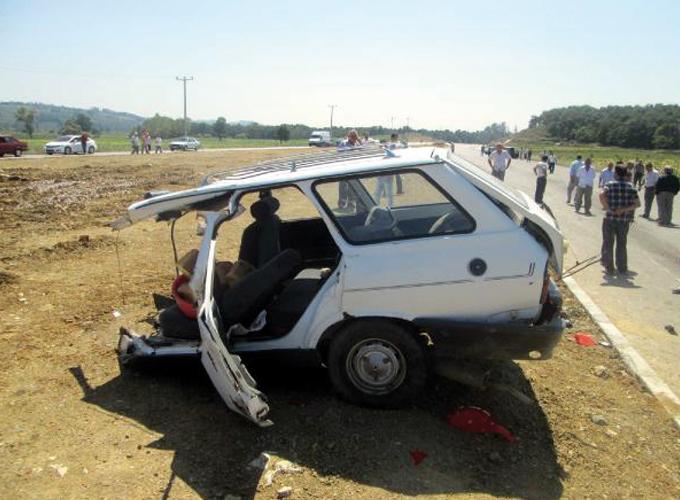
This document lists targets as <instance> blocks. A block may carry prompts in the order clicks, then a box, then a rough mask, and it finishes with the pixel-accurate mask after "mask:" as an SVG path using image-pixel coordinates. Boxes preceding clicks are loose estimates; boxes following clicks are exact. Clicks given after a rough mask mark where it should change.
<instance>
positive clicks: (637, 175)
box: [633, 159, 645, 189]
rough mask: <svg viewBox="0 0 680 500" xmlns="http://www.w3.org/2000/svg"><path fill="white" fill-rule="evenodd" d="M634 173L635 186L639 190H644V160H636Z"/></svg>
mask: <svg viewBox="0 0 680 500" xmlns="http://www.w3.org/2000/svg"><path fill="white" fill-rule="evenodd" d="M633 172H634V175H633V185H634V186H635V187H636V188H638V189H642V181H643V180H644V178H645V166H644V165H643V163H642V160H640V159H637V160H635V166H634V167H633Z"/></svg>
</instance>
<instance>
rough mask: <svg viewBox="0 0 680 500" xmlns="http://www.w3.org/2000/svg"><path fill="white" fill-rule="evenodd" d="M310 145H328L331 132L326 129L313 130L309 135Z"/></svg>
mask: <svg viewBox="0 0 680 500" xmlns="http://www.w3.org/2000/svg"><path fill="white" fill-rule="evenodd" d="M309 145H310V146H319V147H321V146H330V145H331V133H330V132H329V131H328V130H315V131H314V132H312V134H311V135H310V136H309Z"/></svg>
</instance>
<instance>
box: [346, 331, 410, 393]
mask: <svg viewBox="0 0 680 500" xmlns="http://www.w3.org/2000/svg"><path fill="white" fill-rule="evenodd" d="M346 369H347V375H348V376H349V379H350V380H351V382H352V383H353V384H354V385H355V386H356V387H357V388H358V389H359V390H361V391H362V392H365V393H368V394H387V393H389V392H391V391H393V390H395V389H396V388H397V387H399V386H400V385H401V384H402V382H403V381H404V378H405V377H406V362H405V360H404V356H403V355H402V353H401V351H400V350H399V349H398V348H397V347H396V346H395V345H394V344H392V343H391V342H387V341H386V340H382V339H367V340H363V341H361V342H359V343H358V344H356V345H355V346H354V347H353V348H352V350H351V351H350V353H349V355H348V356H347V363H346Z"/></svg>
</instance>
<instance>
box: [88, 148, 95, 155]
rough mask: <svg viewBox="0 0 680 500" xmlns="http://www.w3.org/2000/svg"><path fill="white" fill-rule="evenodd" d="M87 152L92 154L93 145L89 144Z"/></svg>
mask: <svg viewBox="0 0 680 500" xmlns="http://www.w3.org/2000/svg"><path fill="white" fill-rule="evenodd" d="M87 152H88V153H89V154H91V155H93V154H94V146H90V147H89V148H87Z"/></svg>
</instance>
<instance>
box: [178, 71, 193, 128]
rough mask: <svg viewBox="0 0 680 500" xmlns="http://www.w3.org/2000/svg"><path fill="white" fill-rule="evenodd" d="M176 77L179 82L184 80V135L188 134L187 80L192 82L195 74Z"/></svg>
mask: <svg viewBox="0 0 680 500" xmlns="http://www.w3.org/2000/svg"><path fill="white" fill-rule="evenodd" d="M175 79H176V80H177V81H179V82H182V83H183V84H184V137H186V136H187V82H190V81H191V80H193V79H194V77H193V76H188V77H187V76H183V77H181V78H180V77H179V76H177V77H175Z"/></svg>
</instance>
